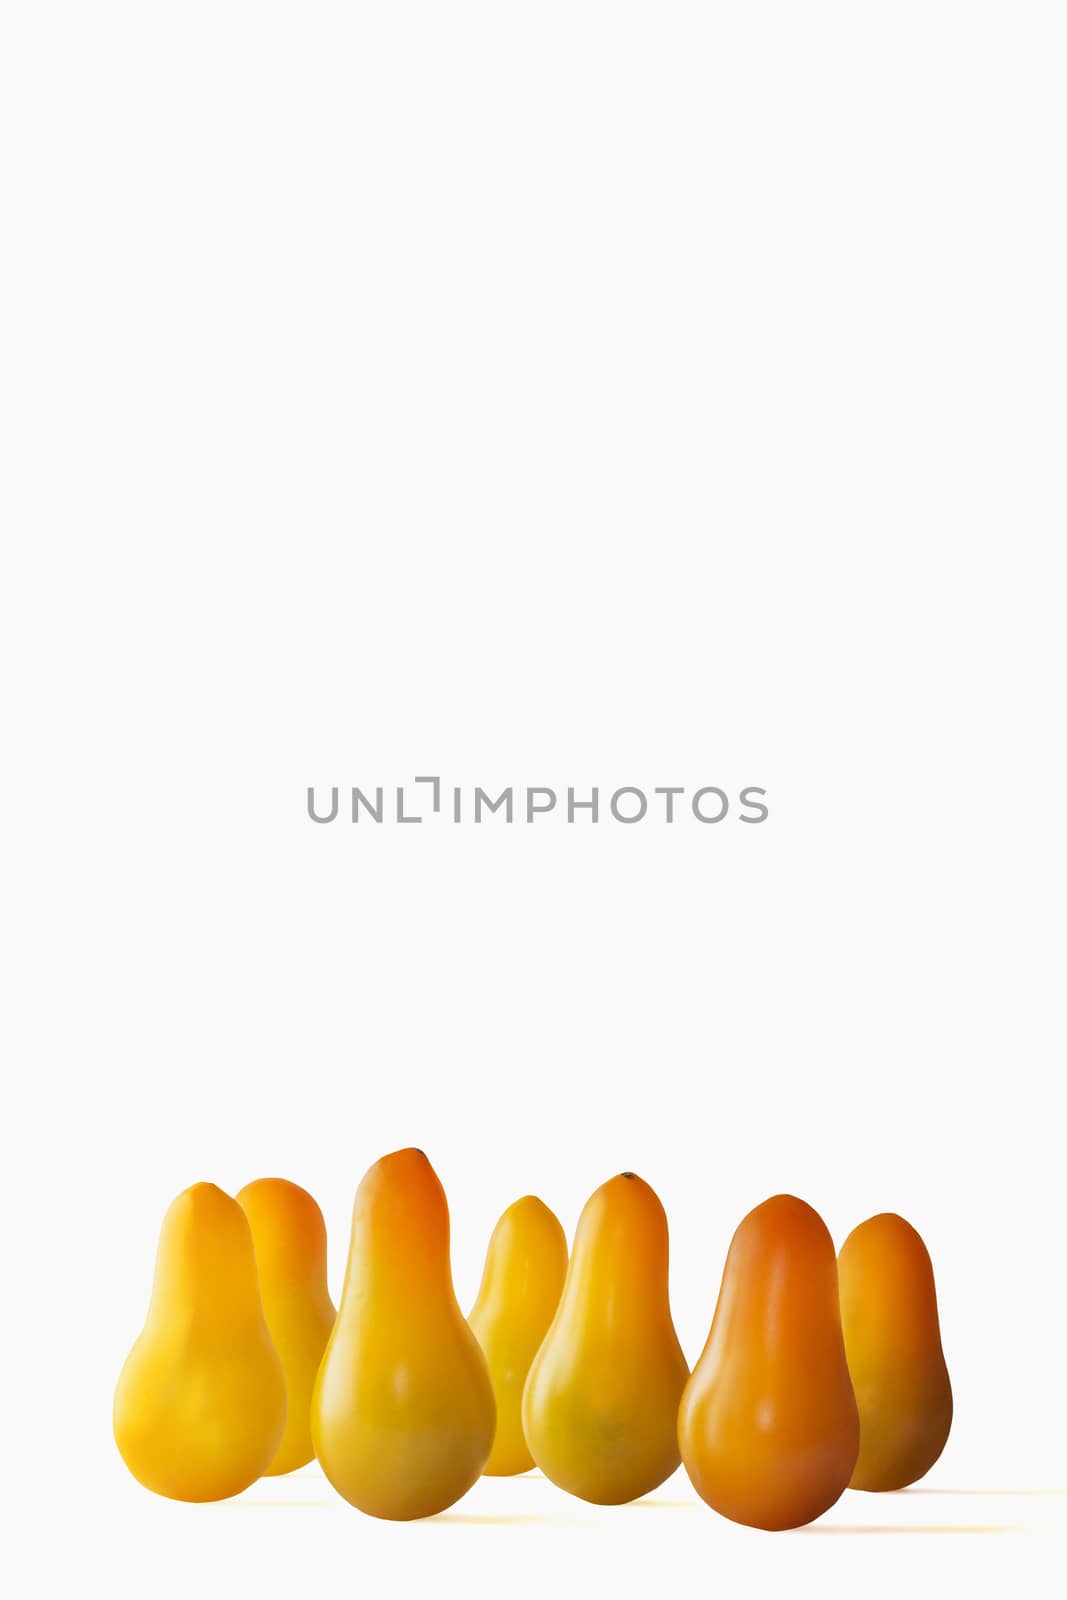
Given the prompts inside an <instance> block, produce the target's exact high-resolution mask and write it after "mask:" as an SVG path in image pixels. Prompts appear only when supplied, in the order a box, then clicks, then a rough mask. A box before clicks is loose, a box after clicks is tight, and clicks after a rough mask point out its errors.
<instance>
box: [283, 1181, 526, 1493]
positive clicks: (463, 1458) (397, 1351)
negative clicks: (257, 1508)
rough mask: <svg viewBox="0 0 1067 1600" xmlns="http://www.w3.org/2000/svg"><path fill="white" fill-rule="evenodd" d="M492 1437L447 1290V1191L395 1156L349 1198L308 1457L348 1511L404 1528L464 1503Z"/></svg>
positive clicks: (475, 1360) (484, 1399) (471, 1340)
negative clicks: (337, 1300)
mask: <svg viewBox="0 0 1067 1600" xmlns="http://www.w3.org/2000/svg"><path fill="white" fill-rule="evenodd" d="M495 1426H496V1406H495V1403H494V1400H493V1389H492V1384H491V1382H490V1379H489V1369H488V1367H487V1366H486V1361H485V1357H484V1355H483V1354H482V1351H481V1348H480V1347H479V1344H478V1341H477V1339H476V1338H475V1337H474V1334H473V1333H472V1332H471V1330H470V1328H469V1327H468V1325H467V1322H466V1320H465V1319H464V1317H463V1314H462V1312H461V1311H460V1309H459V1306H458V1305H457V1303H456V1296H455V1292H454V1290H453V1287H452V1267H451V1260H450V1255H449V1217H448V1203H447V1201H446V1199H445V1194H444V1190H443V1189H442V1187H441V1184H440V1180H439V1179H438V1177H437V1174H436V1173H435V1172H434V1170H433V1168H432V1167H431V1165H430V1163H429V1161H428V1160H427V1158H426V1156H425V1155H424V1154H423V1152H422V1151H421V1150H398V1151H395V1152H394V1153H393V1154H392V1155H388V1156H383V1157H382V1159H381V1160H380V1161H378V1162H376V1163H375V1165H374V1166H373V1167H371V1169H370V1171H369V1172H368V1173H367V1174H366V1176H365V1177H364V1179H363V1181H362V1183H361V1184H360V1186H359V1190H358V1192H357V1194H356V1202H355V1207H354V1210H353V1214H352V1241H351V1247H350V1250H349V1257H348V1268H347V1271H346V1273H345V1282H344V1288H343V1290H342V1293H341V1304H340V1307H339V1308H338V1312H337V1321H336V1322H335V1323H334V1327H333V1332H332V1333H331V1335H330V1340H329V1343H328V1345H327V1347H326V1353H325V1355H324V1356H323V1360H322V1366H321V1367H320V1369H319V1374H318V1378H317V1380H316V1383H315V1391H314V1394H313V1396H312V1403H311V1434H312V1439H313V1441H314V1445H315V1454H316V1455H317V1456H318V1458H319V1461H320V1462H321V1464H322V1469H323V1471H324V1472H325V1474H326V1476H327V1478H329V1480H330V1482H331V1483H332V1484H333V1486H334V1488H335V1489H336V1490H337V1492H338V1493H339V1494H341V1495H343V1496H344V1498H345V1499H346V1500H348V1501H349V1503H350V1504H351V1505H354V1506H356V1507H358V1509H359V1510H361V1511H365V1512H367V1513H368V1514H369V1515H371V1516H375V1517H384V1518H389V1519H391V1520H396V1521H407V1520H410V1519H412V1518H415V1517H430V1516H433V1515H434V1514H435V1513H436V1512H438V1511H444V1510H445V1509H446V1507H448V1506H450V1505H452V1504H453V1503H454V1502H455V1501H456V1500H458V1499H459V1498H460V1496H461V1495H463V1494H466V1492H467V1490H468V1489H469V1488H470V1487H471V1485H472V1484H473V1483H474V1482H475V1481H476V1479H477V1478H478V1477H479V1476H480V1475H481V1473H482V1470H483V1469H484V1467H485V1463H486V1461H487V1460H488V1458H489V1452H490V1449H491V1448H492V1444H493V1433H494V1429H495Z"/></svg>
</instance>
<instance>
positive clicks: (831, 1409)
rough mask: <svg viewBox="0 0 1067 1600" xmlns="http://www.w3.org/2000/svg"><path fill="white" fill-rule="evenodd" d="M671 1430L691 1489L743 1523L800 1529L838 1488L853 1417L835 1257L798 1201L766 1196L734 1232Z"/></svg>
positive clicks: (851, 1455) (854, 1449) (850, 1447)
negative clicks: (707, 1328) (696, 1358)
mask: <svg viewBox="0 0 1067 1600" xmlns="http://www.w3.org/2000/svg"><path fill="white" fill-rule="evenodd" d="M678 1438H679V1444H680V1447H681V1454H682V1460H683V1461H684V1463H685V1467H686V1471H687V1472H688V1473H689V1476H690V1478H691V1479H692V1482H693V1485H694V1487H695V1488H696V1490H697V1492H698V1493H699V1494H700V1495H701V1497H702V1498H703V1499H704V1500H706V1501H707V1503H708V1504H709V1505H710V1506H712V1507H713V1508H714V1509H715V1510H716V1511H718V1512H721V1514H722V1515H723V1516H725V1517H729V1518H730V1519H731V1520H732V1521H734V1522H740V1523H745V1524H747V1525H748V1526H750V1527H755V1528H766V1529H770V1530H780V1529H785V1528H796V1527H800V1526H802V1525H803V1524H804V1523H807V1522H811V1521H813V1520H814V1519H815V1518H816V1517H818V1516H820V1515H821V1514H822V1513H823V1512H824V1511H826V1510H828V1509H829V1507H830V1506H832V1505H833V1504H834V1502H835V1500H837V1499H838V1497H839V1496H840V1494H841V1493H842V1491H843V1490H844V1489H845V1487H846V1486H847V1484H848V1481H849V1478H850V1477H851V1475H852V1471H853V1468H854V1466H855V1463H856V1456H857V1453H858V1450H859V1417H858V1414H857V1410H856V1401H855V1396H854V1395H853V1392H852V1384H851V1381H850V1378H849V1373H848V1366H847V1363H846V1360H845V1346H844V1339H843V1337H842V1332H841V1319H840V1312H839V1308H838V1295H837V1264H836V1260H835V1256H834V1246H833V1241H832V1239H831V1238H830V1235H829V1233H828V1232H827V1229H826V1225H825V1224H824V1222H823V1221H822V1218H821V1217H820V1216H819V1215H818V1213H817V1212H815V1211H813V1210H812V1208H811V1206H809V1205H807V1204H805V1202H804V1201H803V1200H798V1199H796V1198H795V1197H794V1196H792V1195H776V1196H774V1197H773V1198H772V1199H770V1200H766V1201H764V1203H763V1204H762V1205H760V1206H757V1207H756V1209H755V1210H754V1211H751V1212H749V1214H748V1216H747V1217H745V1218H744V1220H743V1221H742V1222H741V1224H740V1225H739V1227H738V1229H737V1231H736V1233H735V1234H734V1237H733V1241H732V1243H731V1245H730V1251H729V1254H728V1256H727V1260H726V1266H725V1269H724V1272H723V1278H722V1286H721V1288H720V1291H719V1299H718V1304H717V1306H716V1308H715V1317H714V1320H713V1322H712V1326H711V1332H710V1334H709V1336H708V1341H707V1344H706V1345H705V1347H704V1351H703V1353H702V1355H701V1357H700V1359H699V1361H698V1362H697V1364H696V1366H695V1367H694V1369H693V1375H692V1377H691V1378H690V1380H689V1383H688V1385H687V1386H686V1391H685V1395H684V1396H683V1399H682V1404H681V1408H680V1413H679V1422H678Z"/></svg>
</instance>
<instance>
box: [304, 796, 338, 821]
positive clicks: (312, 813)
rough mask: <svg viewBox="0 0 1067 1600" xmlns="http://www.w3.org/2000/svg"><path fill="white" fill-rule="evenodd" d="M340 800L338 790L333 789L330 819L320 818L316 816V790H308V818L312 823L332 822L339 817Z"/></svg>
mask: <svg viewBox="0 0 1067 1600" xmlns="http://www.w3.org/2000/svg"><path fill="white" fill-rule="evenodd" d="M339 798H340V797H339V795H338V792H337V790H336V789H331V790H330V808H331V809H330V815H329V816H328V817H320V816H317V815H316V814H315V790H314V789H313V788H311V789H309V790H308V816H309V817H310V818H311V820H312V822H332V821H333V819H334V818H335V817H336V815H337V802H338V799H339Z"/></svg>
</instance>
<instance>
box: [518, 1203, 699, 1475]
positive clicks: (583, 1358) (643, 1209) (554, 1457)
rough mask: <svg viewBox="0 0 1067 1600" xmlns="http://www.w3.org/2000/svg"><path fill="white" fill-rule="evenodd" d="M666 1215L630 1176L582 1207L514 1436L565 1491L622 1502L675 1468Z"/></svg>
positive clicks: (679, 1360) (676, 1383) (677, 1356)
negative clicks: (520, 1427)
mask: <svg viewBox="0 0 1067 1600" xmlns="http://www.w3.org/2000/svg"><path fill="white" fill-rule="evenodd" d="M668 1268H669V1245H668V1231H667V1218H666V1214H665V1213H664V1210H663V1206H662V1204H661V1203H660V1200H659V1197H658V1196H657V1194H656V1193H655V1191H654V1190H653V1189H652V1188H651V1187H650V1185H649V1184H647V1183H646V1182H645V1181H644V1180H643V1179H642V1178H639V1177H637V1175H636V1174H635V1173H632V1172H624V1173H620V1174H619V1175H618V1176H617V1177H615V1178H611V1179H610V1180H609V1181H608V1182H607V1183H604V1184H602V1185H601V1186H600V1188H599V1189H597V1190H596V1192H595V1193H594V1194H593V1195H592V1196H591V1198H590V1199H589V1200H588V1201H587V1203H586V1206H585V1209H584V1210H583V1212H582V1215H581V1217H580V1219H579V1222H578V1227H577V1230H576V1232H575V1236H574V1248H573V1251H572V1253H571V1259H570V1262H569V1264H568V1267H567V1276H566V1281H565V1283H564V1288H563V1294H562V1297H561V1299H560V1302H559V1307H558V1309H557V1311H556V1315H555V1317H554V1318H553V1321H552V1325H551V1327H550V1328H549V1330H548V1333H547V1334H546V1335H545V1340H544V1343H543V1344H542V1346H541V1348H540V1350H539V1351H538V1353H537V1355H536V1357H535V1358H534V1362H533V1365H532V1366H531V1368H530V1374H529V1377H528V1378H527V1380H526V1387H525V1390H524V1392H523V1401H522V1422H523V1431H524V1434H525V1437H526V1440H527V1443H528V1444H529V1447H530V1451H531V1454H532V1455H533V1458H534V1460H535V1461H536V1463H537V1465H538V1466H539V1467H540V1469H541V1471H542V1472H543V1473H544V1474H545V1476H546V1477H547V1478H550V1479H551V1480H552V1482H553V1483H555V1484H557V1485H558V1486H559V1487H560V1488H561V1489H565V1490H567V1492H568V1493H570V1494H573V1495H577V1496H578V1497H579V1498H580V1499H583V1500H588V1501H591V1502H593V1503H594V1504H597V1505H620V1504H623V1503H625V1502H627V1501H630V1500H636V1499H638V1498H640V1496H642V1495H644V1494H648V1493H649V1492H650V1491H651V1490H652V1489H655V1488H657V1487H658V1485H659V1484H661V1483H662V1482H663V1481H664V1480H665V1479H666V1478H668V1477H669V1476H670V1474H671V1473H672V1472H673V1471H674V1470H675V1468H676V1467H677V1465H678V1459H679V1457H678V1438H677V1431H676V1423H677V1416H678V1401H679V1399H680V1397H681V1393H682V1388H683V1386H684V1384H685V1381H686V1378H687V1377H688V1375H689V1369H688V1367H687V1365H686V1361H685V1357H684V1355H683V1354H682V1349H681V1346H680V1344H679V1343H678V1336H677V1334H676V1333H675V1330H674V1322H673V1320H672V1318H671V1310H670V1297H669V1291H668Z"/></svg>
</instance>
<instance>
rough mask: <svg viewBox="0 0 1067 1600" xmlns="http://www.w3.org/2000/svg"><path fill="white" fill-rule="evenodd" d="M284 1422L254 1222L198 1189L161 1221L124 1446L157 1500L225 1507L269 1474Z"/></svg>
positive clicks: (118, 1413) (123, 1401)
mask: <svg viewBox="0 0 1067 1600" xmlns="http://www.w3.org/2000/svg"><path fill="white" fill-rule="evenodd" d="M285 1418H286V1395H285V1379H284V1376H283V1374H282V1366H281V1362H280V1361H279V1359H278V1355H277V1352H276V1351H275V1348H274V1345H273V1343H272V1342H271V1338H270V1335H269V1333H268V1331H267V1325H266V1322H265V1320H264V1317H263V1307H262V1303H261V1300H260V1293H259V1280H258V1277H257V1273H256V1258H255V1250H254V1247H253V1244H252V1235H251V1232H250V1231H249V1227H248V1222H247V1220H246V1218H245V1214H244V1212H243V1211H242V1210H241V1207H240V1206H239V1205H238V1204H237V1202H236V1200H234V1199H232V1198H231V1196H230V1195H228V1194H224V1193H223V1191H222V1190H221V1189H218V1188H216V1187H215V1185H214V1184H213V1183H197V1184H194V1185H193V1187H192V1188H191V1189H186V1190H184V1191H183V1192H182V1193H181V1194H180V1195H179V1196H178V1198H177V1199H176V1200H175V1201H174V1202H173V1204H172V1205H171V1207H170V1209H169V1210H168V1212H167V1214H166V1216H165V1217H164V1219H163V1226H162V1229H161V1231H160V1236H159V1249H158V1252H157V1255H156V1270H155V1278H154V1281H153V1285H152V1299H151V1303H150V1305H149V1309H148V1316H147V1319H146V1321H145V1325H144V1330H143V1331H142V1333H141V1336H140V1338H139V1339H138V1340H137V1342H136V1344H135V1345H134V1347H133V1349H132V1350H131V1351H130V1353H129V1355H128V1356H127V1358H126V1364H125V1366H124V1367H123V1369H122V1372H121V1374H120V1376H119V1381H118V1384H117V1386H116V1389H115V1405H114V1417H113V1420H114V1431H115V1442H116V1444H117V1445H118V1447H119V1452H120V1454H121V1456H122V1459H123V1460H124V1461H125V1463H126V1465H127V1467H129V1469H130V1471H131V1472H132V1473H133V1475H134V1477H135V1478H136V1479H137V1480H138V1482H140V1483H143V1484H144V1485H145V1487H146V1488H148V1489H152V1490H154V1491H155V1493H156V1494H161V1495H166V1496H168V1497H169V1498H170V1499H173V1500H225V1499H228V1498H229V1496H230V1495H235V1494H240V1493H241V1491H242V1489H247V1488H248V1487H249V1485H250V1484H252V1483H255V1481H256V1479H257V1478H259V1477H260V1476H262V1474H263V1473H265V1472H266V1471H267V1470H268V1469H269V1467H270V1464H271V1462H272V1460H273V1459H274V1456H275V1454H276V1452H277V1449H278V1446H279V1444H280V1442H281V1438H282V1434H283V1432H284V1429H285Z"/></svg>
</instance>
